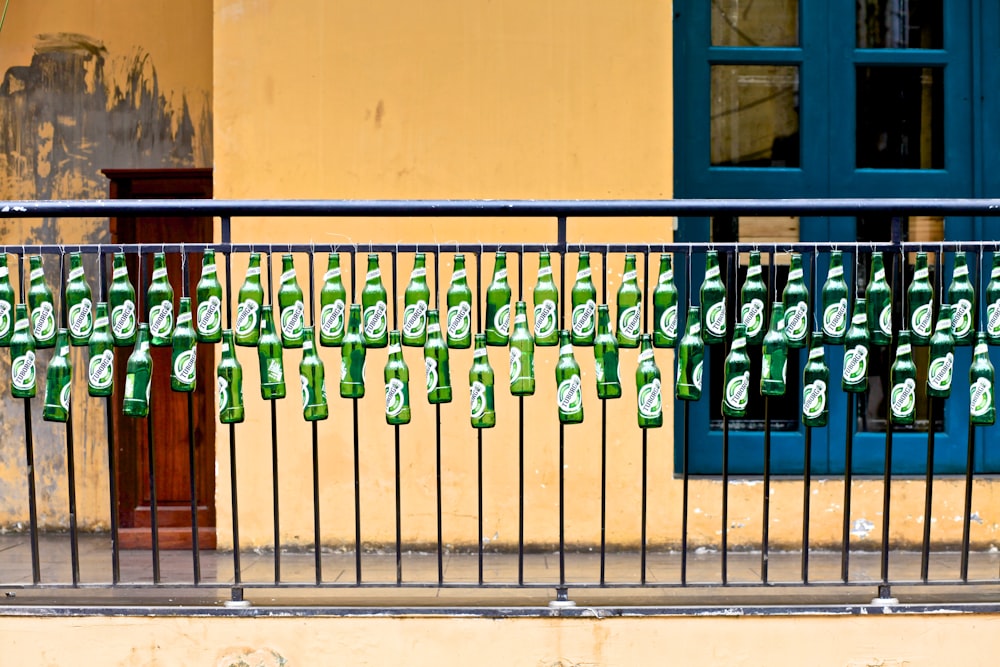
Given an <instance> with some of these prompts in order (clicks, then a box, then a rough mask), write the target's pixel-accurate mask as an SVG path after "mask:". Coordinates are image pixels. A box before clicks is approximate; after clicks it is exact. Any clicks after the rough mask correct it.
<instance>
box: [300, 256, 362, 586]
mask: <svg viewBox="0 0 1000 667" xmlns="http://www.w3.org/2000/svg"><path fill="white" fill-rule="evenodd" d="M309 326H311V327H315V326H316V251H315V249H314V248H313V249H310V250H309ZM313 335H314V337H315V330H314V331H313ZM314 344H315V343H314ZM324 381H325V380H324ZM309 426H310V428H311V430H312V492H313V493H312V495H313V561H314V567H315V570H316V583H317V584H321V583H323V534H322V530H321V523H320V499H319V422H318V421H311V422H309ZM354 430H355V431H357V424H355V427H354ZM355 485H357V479H355Z"/></svg>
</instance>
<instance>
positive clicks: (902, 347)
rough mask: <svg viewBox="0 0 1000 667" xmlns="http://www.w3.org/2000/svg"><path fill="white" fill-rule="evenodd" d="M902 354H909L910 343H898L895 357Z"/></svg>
mask: <svg viewBox="0 0 1000 667" xmlns="http://www.w3.org/2000/svg"><path fill="white" fill-rule="evenodd" d="M904 354H910V345H909V343H907V344H904V345H900V346H899V347H898V348H896V356H897V357H898V356H901V355H904Z"/></svg>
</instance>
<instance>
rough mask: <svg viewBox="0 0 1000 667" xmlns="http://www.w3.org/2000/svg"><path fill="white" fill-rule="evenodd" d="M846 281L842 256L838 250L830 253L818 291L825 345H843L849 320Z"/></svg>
mask: <svg viewBox="0 0 1000 667" xmlns="http://www.w3.org/2000/svg"><path fill="white" fill-rule="evenodd" d="M848 294H849V290H848V289H847V281H846V280H844V256H843V253H842V252H841V251H839V250H834V251H832V252H831V253H830V270H829V271H828V272H827V274H826V282H825V283H824V284H823V290H822V291H821V292H820V298H821V299H822V301H823V340H824V341H826V344H827V345H843V344H844V338H845V337H846V336H847V325H848V322H850V313H849V311H848V308H847V306H848V303H847V297H848Z"/></svg>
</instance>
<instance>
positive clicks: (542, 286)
mask: <svg viewBox="0 0 1000 667" xmlns="http://www.w3.org/2000/svg"><path fill="white" fill-rule="evenodd" d="M532 298H533V300H534V306H535V307H534V311H533V314H534V318H535V322H534V332H535V345H538V346H539V347H549V346H553V345H556V344H558V343H559V331H558V324H559V290H558V289H557V288H556V283H555V281H554V280H553V279H552V259H551V257H550V256H549V253H548V252H547V251H544V250H543V251H542V252H540V253H538V282H536V283H535V291H534V292H533V293H532Z"/></svg>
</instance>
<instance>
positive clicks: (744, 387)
mask: <svg viewBox="0 0 1000 667" xmlns="http://www.w3.org/2000/svg"><path fill="white" fill-rule="evenodd" d="M725 400H726V405H728V406H729V407H730V408H732V409H733V410H737V411H740V412H742V411H743V410H746V409H747V402H748V401H749V400H750V371H743V373H742V374H741V375H737V376H736V377H733V378H731V379H730V380H729V382H727V383H726V397H725Z"/></svg>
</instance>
